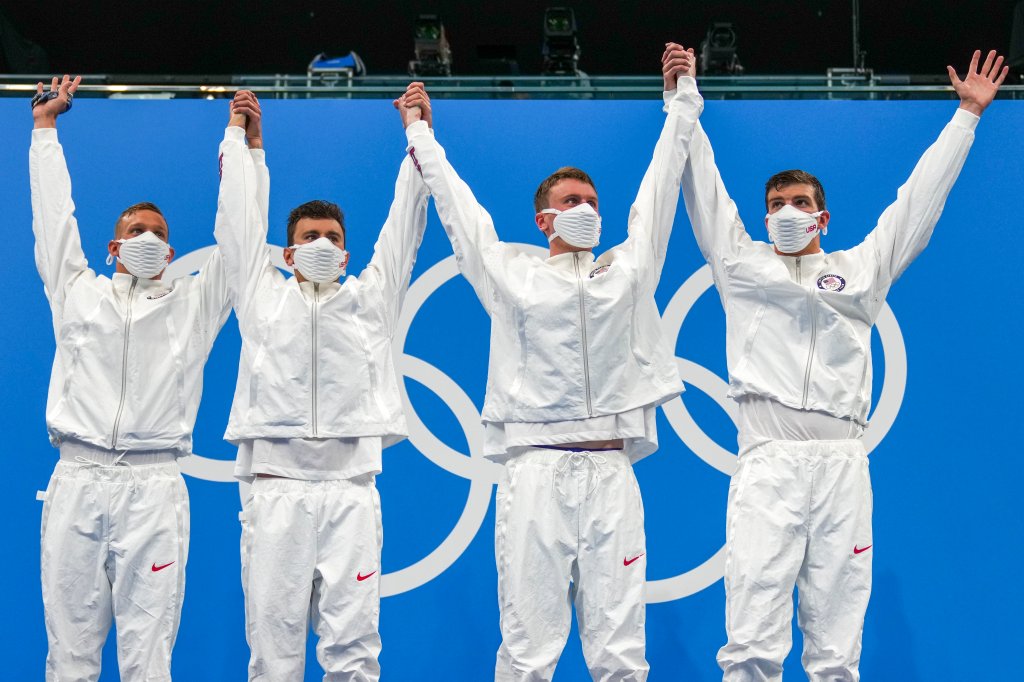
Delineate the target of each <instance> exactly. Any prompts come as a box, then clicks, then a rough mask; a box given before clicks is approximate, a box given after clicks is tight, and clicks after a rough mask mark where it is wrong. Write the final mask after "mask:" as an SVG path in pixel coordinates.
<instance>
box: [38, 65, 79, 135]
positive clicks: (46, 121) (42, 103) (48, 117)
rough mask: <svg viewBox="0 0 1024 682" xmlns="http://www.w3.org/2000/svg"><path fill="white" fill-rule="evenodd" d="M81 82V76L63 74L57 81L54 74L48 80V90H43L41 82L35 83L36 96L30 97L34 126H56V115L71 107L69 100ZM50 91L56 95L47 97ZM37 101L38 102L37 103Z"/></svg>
mask: <svg viewBox="0 0 1024 682" xmlns="http://www.w3.org/2000/svg"><path fill="white" fill-rule="evenodd" d="M81 82H82V77H81V76H75V79H74V80H71V76H69V75H68V74H64V78H63V79H62V80H60V81H59V82H58V80H57V77H56V76H54V77H53V80H52V81H51V82H50V90H49V92H45V93H44V92H43V83H42V81H40V82H39V83H36V96H35V97H34V98H33V99H32V120H33V121H34V122H35V127H36V128H56V127H57V116H59V115H60V114H63V113H64V112H65V111H67V110H68V109H70V108H71V100H72V99H73V97H74V94H75V91H76V90H78V84H79V83H81ZM50 93H57V95H56V97H52V98H48V95H50ZM37 102H38V103H37Z"/></svg>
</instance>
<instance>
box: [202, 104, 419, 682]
mask: <svg viewBox="0 0 1024 682" xmlns="http://www.w3.org/2000/svg"><path fill="white" fill-rule="evenodd" d="M233 112H234V114H233V116H232V120H231V125H230V127H228V129H227V130H226V131H225V134H224V141H223V142H222V143H221V147H220V153H221V172H222V177H221V190H220V199H219V203H218V212H217V226H216V230H215V234H216V237H217V243H218V244H219V245H220V247H221V249H222V251H223V253H224V262H225V267H226V269H227V271H228V273H229V277H228V281H229V288H230V289H231V292H232V297H233V303H234V306H235V314H236V315H237V317H238V322H239V328H240V330H241V333H242V355H241V360H240V362H239V372H238V384H237V388H236V391H235V398H234V403H233V404H232V407H231V416H230V421H229V424H228V429H227V433H226V435H225V437H226V438H227V439H228V440H230V441H231V442H233V443H236V444H237V445H238V446H239V449H238V460H237V465H236V471H235V473H236V475H237V476H239V477H242V478H247V479H250V480H253V485H252V488H251V495H250V497H249V499H248V500H247V501H246V502H245V505H244V509H243V513H242V543H241V545H242V546H241V551H242V584H243V588H244V591H245V609H246V637H247V639H248V641H249V646H250V648H251V652H252V655H251V658H250V661H249V679H251V680H262V681H265V682H272V681H281V682H285V681H290V680H301V679H302V678H303V675H304V670H305V652H306V632H307V630H308V628H309V622H310V621H312V626H313V630H314V631H315V632H316V633H317V635H318V636H319V642H318V644H317V658H318V659H319V661H320V665H321V666H322V667H323V669H324V678H323V679H324V680H332V681H338V682H340V681H342V680H344V681H352V682H357V681H359V682H361V681H365V680H377V679H379V677H380V667H379V665H378V662H377V656H378V654H379V653H380V649H381V641H380V635H379V634H378V631H377V624H378V616H379V612H380V552H381V543H382V531H381V518H380V498H379V497H378V495H377V489H376V486H375V484H374V477H375V475H376V474H378V473H380V471H381V450H382V448H385V447H387V446H389V445H392V444H394V443H396V442H398V441H400V440H402V439H403V438H405V437H406V424H405V419H404V416H403V412H402V404H401V399H400V397H399V391H398V383H397V377H396V373H395V367H394V362H393V359H392V347H391V339H392V336H393V334H394V329H395V325H396V323H397V319H398V314H399V311H400V308H401V304H402V299H403V297H404V295H405V292H406V289H407V288H408V285H409V279H410V276H411V272H412V267H413V264H414V262H415V259H416V250H417V249H418V248H419V244H420V241H421V239H422V236H423V229H424V227H425V226H426V205H427V200H428V198H429V194H428V192H427V189H426V186H425V185H424V184H423V181H422V179H421V178H420V177H419V175H418V174H417V173H416V172H415V169H414V168H413V165H412V162H411V160H410V159H409V158H408V157H407V158H406V159H405V161H404V162H403V163H402V166H401V168H400V170H399V176H398V181H397V183H396V185H395V199H394V203H393V204H392V206H391V212H390V214H389V215H388V218H387V221H386V222H385V223H384V227H383V228H382V229H381V232H380V237H379V238H378V240H377V244H376V246H375V247H374V253H373V258H372V259H371V260H370V263H369V265H368V266H367V267H366V269H365V270H363V272H362V273H361V274H360V275H359V277H348V278H347V279H345V281H344V282H343V283H339V282H338V278H339V276H341V275H342V271H341V270H340V269H339V265H342V264H343V263H344V262H345V261H347V256H346V255H345V254H344V253H343V252H342V249H343V248H344V238H345V233H344V226H343V225H342V220H343V219H342V216H341V214H340V212H337V213H333V212H334V211H337V207H333V209H332V208H330V207H332V206H333V204H327V202H309V203H308V204H303V205H302V206H300V207H298V208H297V209H295V210H294V211H292V215H291V216H290V218H289V235H288V236H289V239H288V241H289V245H298V248H297V249H291V248H288V249H286V260H288V261H289V262H290V263H294V265H295V267H296V270H295V277H292V278H286V277H284V276H283V275H282V274H281V272H280V271H279V270H278V269H277V268H276V267H275V266H274V265H273V264H272V263H271V261H270V255H269V249H268V247H267V244H266V239H267V198H268V193H269V182H270V181H269V174H268V172H267V167H266V165H265V163H264V152H263V150H262V141H261V139H260V138H261V133H260V111H259V103H258V102H257V101H256V98H255V96H254V95H252V94H251V93H248V92H244V91H243V92H240V93H238V94H237V95H236V96H235V99H234V102H233ZM243 126H245V130H243ZM247 137H248V144H249V146H248V148H247V147H246V138H247ZM332 214H333V215H332ZM317 239H323V240H328V241H332V242H333V245H331V244H326V243H325V242H321V243H322V244H324V248H325V250H324V251H320V252H318V253H320V254H321V255H323V254H327V257H328V261H329V262H330V263H332V267H333V272H332V271H330V270H328V272H327V273H326V274H323V275H322V276H319V277H318V279H320V280H322V281H320V282H316V281H311V277H314V273H313V267H314V266H316V265H317V263H316V262H315V261H314V262H312V264H310V265H309V266H308V269H307V271H306V272H305V273H303V272H302V271H301V270H300V268H302V267H307V266H306V265H303V262H307V261H303V256H302V255H301V252H302V250H303V249H307V248H309V246H308V245H309V244H312V243H314V242H315V240H317ZM303 245H307V246H303ZM313 246H314V248H317V245H316V244H313ZM318 270H319V268H318Z"/></svg>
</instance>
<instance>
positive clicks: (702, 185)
mask: <svg viewBox="0 0 1024 682" xmlns="http://www.w3.org/2000/svg"><path fill="white" fill-rule="evenodd" d="M682 185H683V202H684V203H685V205H686V213H687V216H689V218H690V225H691V226H692V227H693V234H694V236H695V237H696V238H697V246H698V247H699V248H700V252H701V254H702V255H703V256H704V260H706V261H707V262H708V264H709V265H710V266H711V269H712V272H713V274H714V277H715V282H716V283H717V284H718V288H719V293H720V294H721V295H722V296H724V295H725V292H724V290H723V287H724V286H725V284H726V279H725V278H724V273H723V272H722V261H723V260H724V259H725V258H727V257H729V256H731V255H734V254H736V253H737V252H738V251H739V250H740V248H741V247H743V246H745V245H747V244H749V243H750V241H751V240H750V236H749V235H748V234H747V231H746V229H744V227H743V221H742V220H740V213H739V210H738V209H737V208H736V203H735V202H733V200H732V199H731V198H730V197H729V193H728V192H727V191H726V189H725V183H724V182H722V176H721V174H720V173H719V172H718V166H716V165H715V153H714V151H712V149H711V142H710V141H709V140H708V136H707V133H705V132H704V128H703V126H701V124H700V122H699V121H698V122H697V124H696V126H695V127H694V132H693V140H692V141H691V143H690V156H689V158H688V159H687V161H686V165H685V167H684V168H683V179H682Z"/></svg>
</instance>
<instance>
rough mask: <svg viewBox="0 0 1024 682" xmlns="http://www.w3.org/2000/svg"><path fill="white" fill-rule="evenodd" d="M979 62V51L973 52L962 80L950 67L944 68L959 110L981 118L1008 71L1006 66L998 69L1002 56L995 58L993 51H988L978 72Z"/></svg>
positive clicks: (1008, 68) (1001, 62)
mask: <svg viewBox="0 0 1024 682" xmlns="http://www.w3.org/2000/svg"><path fill="white" fill-rule="evenodd" d="M980 60H981V50H975V51H974V56H972V57H971V65H970V66H969V67H968V68H967V76H966V77H964V79H963V80H960V78H959V77H958V76H957V75H956V69H954V68H953V67H952V66H947V67H946V70H947V71H948V72H949V80H950V82H951V83H952V84H953V89H954V90H955V91H956V94H957V95H959V97H960V108H961V109H966V110H967V111H969V112H971V113H972V114H975V115H976V116H981V112H983V111H985V108H986V107H987V106H988V105H989V104H991V103H992V100H993V99H995V96H996V93H997V92H998V91H999V86H1000V85H1002V84H1003V81H1004V80H1005V79H1006V74H1007V73H1008V72H1009V70H1010V67H1008V66H1003V68H1002V69H1000V68H999V67H1000V66H1002V64H1003V57H1002V55H999V56H998V57H997V56H996V51H995V50H990V51H989V53H988V56H987V57H985V63H984V64H982V65H981V70H980V71H979V69H978V62H979V61H980Z"/></svg>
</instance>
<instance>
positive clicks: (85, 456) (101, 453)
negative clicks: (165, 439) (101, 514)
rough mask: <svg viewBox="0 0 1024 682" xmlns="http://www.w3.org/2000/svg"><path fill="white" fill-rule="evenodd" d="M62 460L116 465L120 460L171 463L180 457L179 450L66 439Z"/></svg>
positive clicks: (62, 450) (75, 462)
mask: <svg viewBox="0 0 1024 682" xmlns="http://www.w3.org/2000/svg"><path fill="white" fill-rule="evenodd" d="M60 458H61V461H64V462H67V463H69V464H82V460H88V461H89V462H91V463H93V464H98V465H100V466H114V465H116V464H117V463H118V462H119V461H120V462H124V463H126V464H131V465H132V466H145V465H147V464H171V463H173V462H175V461H176V460H177V458H178V451H177V450H108V449H107V448H101V447H98V446H96V445H90V444H88V443H82V442H80V441H64V442H63V443H61V444H60Z"/></svg>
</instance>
